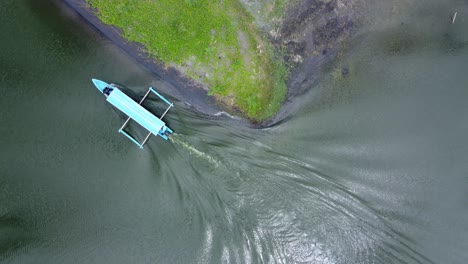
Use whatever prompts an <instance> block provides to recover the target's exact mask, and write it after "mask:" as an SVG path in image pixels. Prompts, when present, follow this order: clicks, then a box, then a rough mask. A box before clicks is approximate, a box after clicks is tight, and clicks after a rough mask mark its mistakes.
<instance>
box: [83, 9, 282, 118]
mask: <svg viewBox="0 0 468 264" xmlns="http://www.w3.org/2000/svg"><path fill="white" fill-rule="evenodd" d="M87 2H88V3H89V4H90V6H91V7H93V8H95V10H96V12H97V15H98V17H99V18H100V19H101V20H102V21H103V22H104V23H106V24H109V25H113V26H116V27H118V28H120V29H121V33H122V35H123V36H124V37H125V38H126V39H128V40H129V41H134V42H138V43H141V44H143V46H144V47H145V48H146V52H147V53H149V54H150V55H151V56H153V57H154V58H156V59H157V60H159V61H161V62H163V63H164V65H166V66H172V67H175V68H176V69H178V70H179V71H181V72H182V73H184V74H185V75H186V76H188V77H190V78H192V79H195V80H196V81H197V82H199V83H202V84H204V85H206V86H207V87H208V89H209V94H210V95H213V96H215V97H216V98H217V99H218V100H219V101H220V102H222V103H224V104H226V105H227V106H231V107H235V108H237V109H239V110H240V111H241V112H243V113H244V114H245V115H246V116H247V117H248V118H250V119H251V120H254V121H259V120H264V119H267V118H269V117H271V116H272V115H274V114H275V113H276V112H277V111H278V109H279V108H280V106H281V102H282V101H283V100H284V98H285V95H286V91H287V88H286V85H285V79H286V78H287V67H285V65H284V63H283V60H282V59H281V57H280V56H278V55H276V54H275V51H274V49H273V46H272V45H271V44H269V43H268V41H266V40H265V39H264V38H263V37H262V36H261V34H260V33H259V31H258V30H257V28H256V25H255V23H254V19H253V18H252V17H251V16H250V14H249V13H248V12H247V11H246V10H245V8H244V6H242V4H241V3H240V2H239V0H223V1H212V0H158V1H154V0H138V1H137V0H87Z"/></svg>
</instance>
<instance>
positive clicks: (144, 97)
mask: <svg viewBox="0 0 468 264" xmlns="http://www.w3.org/2000/svg"><path fill="white" fill-rule="evenodd" d="M150 92H151V90H150V89H148V91H147V92H146V94H145V96H143V98H142V99H141V101H140V103H139V104H141V103H143V101H144V100H145V99H146V97H148V94H149V93H150Z"/></svg>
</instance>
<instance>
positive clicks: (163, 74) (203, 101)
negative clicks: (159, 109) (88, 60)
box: [64, 0, 223, 117]
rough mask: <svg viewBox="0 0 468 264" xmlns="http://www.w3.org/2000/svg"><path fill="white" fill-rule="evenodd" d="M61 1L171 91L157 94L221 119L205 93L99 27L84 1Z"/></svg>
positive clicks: (116, 34)
mask: <svg viewBox="0 0 468 264" xmlns="http://www.w3.org/2000/svg"><path fill="white" fill-rule="evenodd" d="M64 1H65V2H66V3H67V4H68V5H69V6H70V7H71V8H72V9H73V10H75V11H76V12H77V13H78V14H79V15H80V16H81V17H82V18H83V20H84V21H86V22H87V23H88V24H90V25H92V26H94V27H95V28H96V29H97V30H98V31H99V32H101V33H102V34H103V35H104V36H106V37H107V38H109V39H110V40H111V41H112V42H114V43H115V44H116V45H117V46H118V47H120V48H121V49H122V50H124V51H125V52H126V53H127V54H129V55H130V56H131V57H133V58H134V59H135V60H136V61H138V62H139V63H141V64H142V65H144V66H145V67H146V68H147V69H148V70H149V71H150V72H152V73H153V74H155V75H156V76H157V77H158V78H159V79H162V80H164V81H166V82H168V83H170V86H169V87H170V88H160V87H158V90H160V91H162V92H164V93H166V94H169V95H170V96H172V97H174V98H176V99H177V100H179V101H181V102H184V103H185V104H187V105H188V106H190V107H192V108H193V109H195V110H196V111H198V112H201V113H203V114H206V115H210V116H213V117H215V116H220V113H223V109H222V108H220V107H219V106H218V105H217V102H216V101H215V100H214V99H213V98H212V97H210V96H208V94H207V91H206V90H205V89H203V88H202V87H200V86H199V85H198V84H196V83H194V82H193V81H191V80H190V79H188V78H185V77H184V76H182V75H181V74H180V73H178V72H177V71H176V70H174V69H172V68H167V69H166V68H165V67H164V65H162V64H161V63H159V62H158V61H156V60H154V59H152V58H151V57H150V56H149V55H148V54H147V53H146V52H144V49H143V47H142V46H141V45H139V44H137V43H132V42H129V41H127V40H125V39H124V38H123V37H122V36H121V34H120V32H119V30H118V29H117V28H115V27H112V26H109V25H106V24H104V23H102V22H101V20H99V18H97V17H96V16H95V14H94V12H93V10H92V9H91V8H90V7H89V5H88V4H87V3H86V2H85V1H84V0H64ZM221 115H222V114H221Z"/></svg>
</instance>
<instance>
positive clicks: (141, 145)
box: [140, 132, 152, 148]
mask: <svg viewBox="0 0 468 264" xmlns="http://www.w3.org/2000/svg"><path fill="white" fill-rule="evenodd" d="M151 134H152V133H151V132H149V133H148V135H147V136H146V138H145V140H143V142H142V143H141V144H140V148H143V145H144V144H145V143H146V141H148V138H149V137H150V136H151Z"/></svg>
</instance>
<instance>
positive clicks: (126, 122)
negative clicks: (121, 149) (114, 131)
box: [119, 117, 131, 132]
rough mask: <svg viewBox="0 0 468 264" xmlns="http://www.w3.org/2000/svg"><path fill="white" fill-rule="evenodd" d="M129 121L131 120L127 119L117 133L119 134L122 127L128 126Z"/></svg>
mask: <svg viewBox="0 0 468 264" xmlns="http://www.w3.org/2000/svg"><path fill="white" fill-rule="evenodd" d="M130 119H131V118H130V117H129V118H128V119H127V121H125V123H124V124H123V125H122V127H121V128H120V129H119V132H120V131H121V130H123V129H124V127H125V126H126V125H127V124H128V122H129V121H130Z"/></svg>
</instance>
